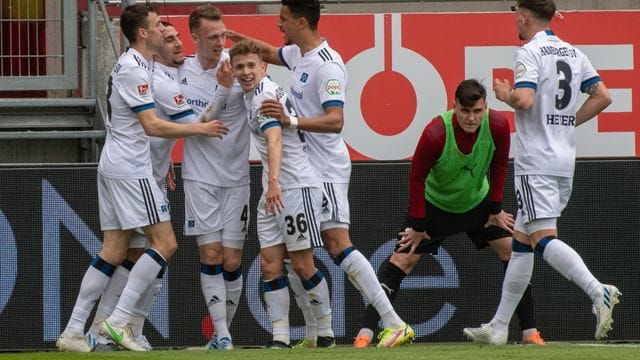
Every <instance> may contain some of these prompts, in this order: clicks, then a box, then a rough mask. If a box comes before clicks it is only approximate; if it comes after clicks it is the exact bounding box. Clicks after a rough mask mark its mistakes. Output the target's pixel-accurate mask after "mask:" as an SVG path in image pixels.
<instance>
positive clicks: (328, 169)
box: [278, 41, 351, 183]
mask: <svg viewBox="0 0 640 360" xmlns="http://www.w3.org/2000/svg"><path fill="white" fill-rule="evenodd" d="M278 53H279V56H280V61H282V63H283V64H285V65H286V66H287V68H289V70H291V71H293V75H292V76H291V88H290V93H289V96H290V99H291V102H292V103H293V108H294V109H295V110H296V113H297V114H298V116H301V117H304V118H311V117H318V116H322V115H324V114H325V112H324V108H325V107H327V106H344V101H345V95H346V90H347V70H346V68H345V66H344V63H343V62H342V58H341V57H340V55H339V54H338V53H337V52H336V51H335V50H333V49H332V48H330V47H329V44H327V42H326V41H323V42H322V44H320V46H318V47H317V48H315V49H313V50H311V51H308V52H307V53H306V54H304V56H302V54H301V52H300V48H299V47H298V46H296V45H289V46H285V47H282V48H280V49H279V51H278ZM345 121H346V120H345ZM306 134H307V140H308V142H309V156H310V160H311V164H312V166H313V167H314V168H315V169H316V171H317V172H318V174H319V175H320V176H321V178H322V179H323V181H325V182H337V183H348V182H349V177H350V176H351V159H350V158H349V151H348V150H347V145H346V144H345V143H344V140H343V139H342V135H341V134H334V133H318V132H308V133H306Z"/></svg>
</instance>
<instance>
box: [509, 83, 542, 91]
mask: <svg viewBox="0 0 640 360" xmlns="http://www.w3.org/2000/svg"><path fill="white" fill-rule="evenodd" d="M513 88H514V89H518V88H530V89H533V90H538V84H536V83H534V82H531V81H523V82H519V83H516V84H515V85H514V86H513Z"/></svg>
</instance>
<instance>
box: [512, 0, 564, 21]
mask: <svg viewBox="0 0 640 360" xmlns="http://www.w3.org/2000/svg"><path fill="white" fill-rule="evenodd" d="M516 4H517V6H518V7H521V8H523V9H527V10H530V11H531V12H532V13H533V15H534V16H535V17H537V18H539V19H544V20H547V21H551V19H552V18H553V15H554V14H555V13H556V3H555V2H554V1H553V0H517V1H516Z"/></svg>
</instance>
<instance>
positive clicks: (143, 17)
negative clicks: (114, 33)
mask: <svg viewBox="0 0 640 360" xmlns="http://www.w3.org/2000/svg"><path fill="white" fill-rule="evenodd" d="M149 13H156V14H159V13H158V10H157V8H156V7H155V5H153V4H150V3H145V4H133V5H129V6H127V7H126V8H124V10H122V14H120V29H122V33H123V34H124V36H125V37H126V38H127V40H129V42H130V43H132V44H133V43H135V42H136V40H137V38H138V29H139V28H144V29H149V19H148V18H149Z"/></svg>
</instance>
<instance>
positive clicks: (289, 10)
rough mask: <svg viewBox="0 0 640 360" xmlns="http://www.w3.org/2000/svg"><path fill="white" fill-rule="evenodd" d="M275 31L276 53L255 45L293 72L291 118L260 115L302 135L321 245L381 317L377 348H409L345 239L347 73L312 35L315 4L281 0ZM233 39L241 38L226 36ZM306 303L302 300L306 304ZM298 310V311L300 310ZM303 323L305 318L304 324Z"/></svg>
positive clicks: (405, 328) (406, 333)
mask: <svg viewBox="0 0 640 360" xmlns="http://www.w3.org/2000/svg"><path fill="white" fill-rule="evenodd" d="M281 3H282V6H281V8H280V21H279V24H278V26H279V27H280V30H281V31H282V32H283V33H284V34H285V43H289V42H290V43H291V45H287V46H284V47H282V48H279V49H278V48H276V47H273V46H271V45H269V44H267V43H265V42H258V43H259V45H260V47H261V48H262V55H263V58H264V59H265V61H267V62H268V63H271V64H276V65H283V66H286V67H287V68H288V69H290V70H292V71H293V75H292V77H291V86H290V95H291V102H292V104H293V108H294V109H295V111H296V113H297V116H286V115H283V113H282V105H281V104H280V103H279V102H274V101H267V102H265V103H264V105H263V109H262V111H263V115H265V116H272V117H276V118H278V119H279V120H280V122H281V123H282V125H283V126H284V127H285V128H299V129H301V130H304V131H307V132H308V136H307V140H308V143H309V156H310V160H311V164H312V166H314V168H315V170H316V172H317V173H318V175H319V176H320V178H321V179H322V180H323V183H324V184H323V185H324V190H325V193H326V195H327V196H326V198H325V200H326V206H325V208H324V209H323V213H324V214H325V215H327V216H326V217H325V218H324V219H323V222H322V225H321V234H322V240H323V241H324V244H325V247H326V249H327V251H328V252H329V254H330V255H331V257H332V258H333V260H334V262H335V263H336V264H337V265H339V266H340V267H341V268H342V269H343V270H344V271H345V273H347V275H348V277H349V280H350V281H351V282H352V283H353V285H354V286H355V287H356V288H357V289H358V290H360V292H361V293H362V295H363V296H364V297H365V298H367V300H368V301H369V303H370V304H372V305H373V306H374V307H375V308H376V310H377V311H378V313H379V314H380V315H381V318H382V321H383V324H384V328H385V329H384V330H383V331H382V332H381V333H380V336H379V341H378V346H379V347H391V346H399V345H404V344H406V343H409V342H411V341H412V340H413V338H414V336H415V334H414V331H413V329H411V327H410V326H409V325H407V324H406V323H405V322H404V321H402V319H400V317H399V316H398V315H397V314H396V312H395V310H394V309H393V306H392V305H391V302H390V301H389V299H388V298H387V296H386V294H385V293H384V291H383V290H382V287H381V286H380V283H379V282H378V279H377V277H376V274H375V272H374V271H373V268H372V267H371V264H370V263H369V261H368V260H367V258H365V257H364V255H362V253H360V252H359V251H358V250H356V249H355V248H354V247H353V244H352V243H351V239H350V238H349V201H348V198H347V191H348V188H349V178H350V176H351V160H350V158H349V153H348V150H347V146H346V144H345V143H344V140H343V139H342V135H341V134H340V132H341V131H342V125H343V123H344V115H343V107H344V100H345V92H346V87H347V72H346V68H345V66H344V63H343V61H342V58H341V57H340V55H339V54H338V53H337V52H336V51H335V50H333V49H332V48H331V47H330V46H329V44H328V43H327V41H326V40H325V39H324V38H322V37H321V36H320V34H319V33H318V28H317V26H318V21H319V19H320V3H319V1H317V0H282V2H281ZM231 35H232V36H231V38H232V39H234V40H243V39H246V38H247V37H246V36H244V35H241V34H237V33H232V34H231ZM306 302H308V300H307V301H306ZM303 311H304V308H303ZM307 319H308V317H307V316H305V321H306V320H307ZM312 332H313V328H312V327H310V326H309V323H308V322H307V339H306V340H309V341H310V342H311V344H310V345H311V346H314V345H315V341H314V337H315V334H313V333H312Z"/></svg>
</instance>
